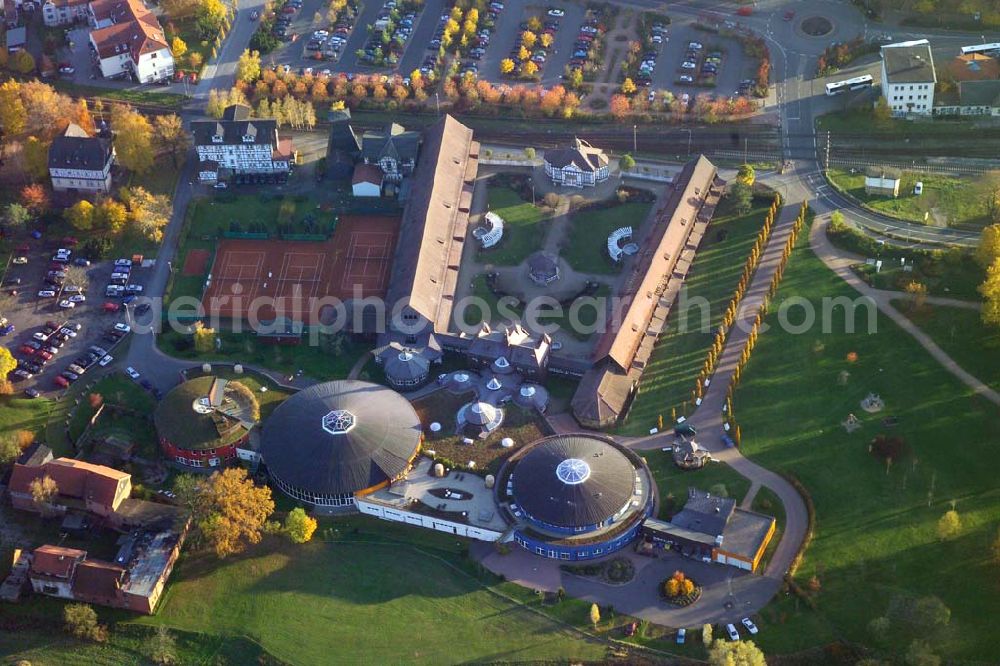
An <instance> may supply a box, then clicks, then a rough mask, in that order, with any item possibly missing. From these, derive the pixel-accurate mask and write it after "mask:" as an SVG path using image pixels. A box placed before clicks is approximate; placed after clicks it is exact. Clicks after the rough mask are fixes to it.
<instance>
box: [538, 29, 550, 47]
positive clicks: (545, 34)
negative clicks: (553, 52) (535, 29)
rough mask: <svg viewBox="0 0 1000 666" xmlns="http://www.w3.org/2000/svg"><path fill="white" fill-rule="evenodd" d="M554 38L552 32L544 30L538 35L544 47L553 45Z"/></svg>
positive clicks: (539, 41)
mask: <svg viewBox="0 0 1000 666" xmlns="http://www.w3.org/2000/svg"><path fill="white" fill-rule="evenodd" d="M553 39H554V38H553V37H552V34H551V33H548V32H543V33H542V34H541V35H539V36H538V43H539V44H541V45H542V47H544V48H549V47H550V46H552V42H553Z"/></svg>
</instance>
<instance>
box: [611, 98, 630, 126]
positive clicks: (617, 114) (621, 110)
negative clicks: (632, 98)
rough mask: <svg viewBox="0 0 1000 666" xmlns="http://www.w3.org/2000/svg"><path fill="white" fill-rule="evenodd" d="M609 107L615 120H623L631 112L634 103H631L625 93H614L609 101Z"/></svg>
mask: <svg viewBox="0 0 1000 666" xmlns="http://www.w3.org/2000/svg"><path fill="white" fill-rule="evenodd" d="M608 107H609V109H610V111H611V116H612V117H613V118H614V119H615V120H621V119H622V118H624V117H625V116H627V115H628V114H629V111H630V110H631V107H632V105H631V104H630V103H629V99H628V97H626V96H625V95H612V96H611V101H610V102H609V103H608Z"/></svg>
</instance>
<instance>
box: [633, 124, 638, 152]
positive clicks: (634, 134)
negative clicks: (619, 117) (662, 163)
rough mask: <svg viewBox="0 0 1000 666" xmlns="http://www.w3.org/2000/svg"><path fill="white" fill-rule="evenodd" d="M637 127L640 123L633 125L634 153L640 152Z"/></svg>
mask: <svg viewBox="0 0 1000 666" xmlns="http://www.w3.org/2000/svg"><path fill="white" fill-rule="evenodd" d="M636 127H638V125H632V153H633V154H635V153H638V152H639V144H638V139H637V138H636V133H635V131H636Z"/></svg>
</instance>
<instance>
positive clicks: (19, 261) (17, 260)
mask: <svg viewBox="0 0 1000 666" xmlns="http://www.w3.org/2000/svg"><path fill="white" fill-rule="evenodd" d="M13 263H14V264H17V265H18V266H23V265H24V264H26V263H28V258H27V257H14V261H13Z"/></svg>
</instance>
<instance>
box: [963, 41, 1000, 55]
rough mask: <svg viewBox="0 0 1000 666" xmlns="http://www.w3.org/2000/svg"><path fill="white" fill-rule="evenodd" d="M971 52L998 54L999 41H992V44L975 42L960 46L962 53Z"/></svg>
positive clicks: (999, 50) (968, 53)
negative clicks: (970, 44) (971, 44)
mask: <svg viewBox="0 0 1000 666" xmlns="http://www.w3.org/2000/svg"><path fill="white" fill-rule="evenodd" d="M973 53H982V54H984V55H1000V42H993V43H992V44H975V45H973V46H963V47H962V55H971V54H973Z"/></svg>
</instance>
